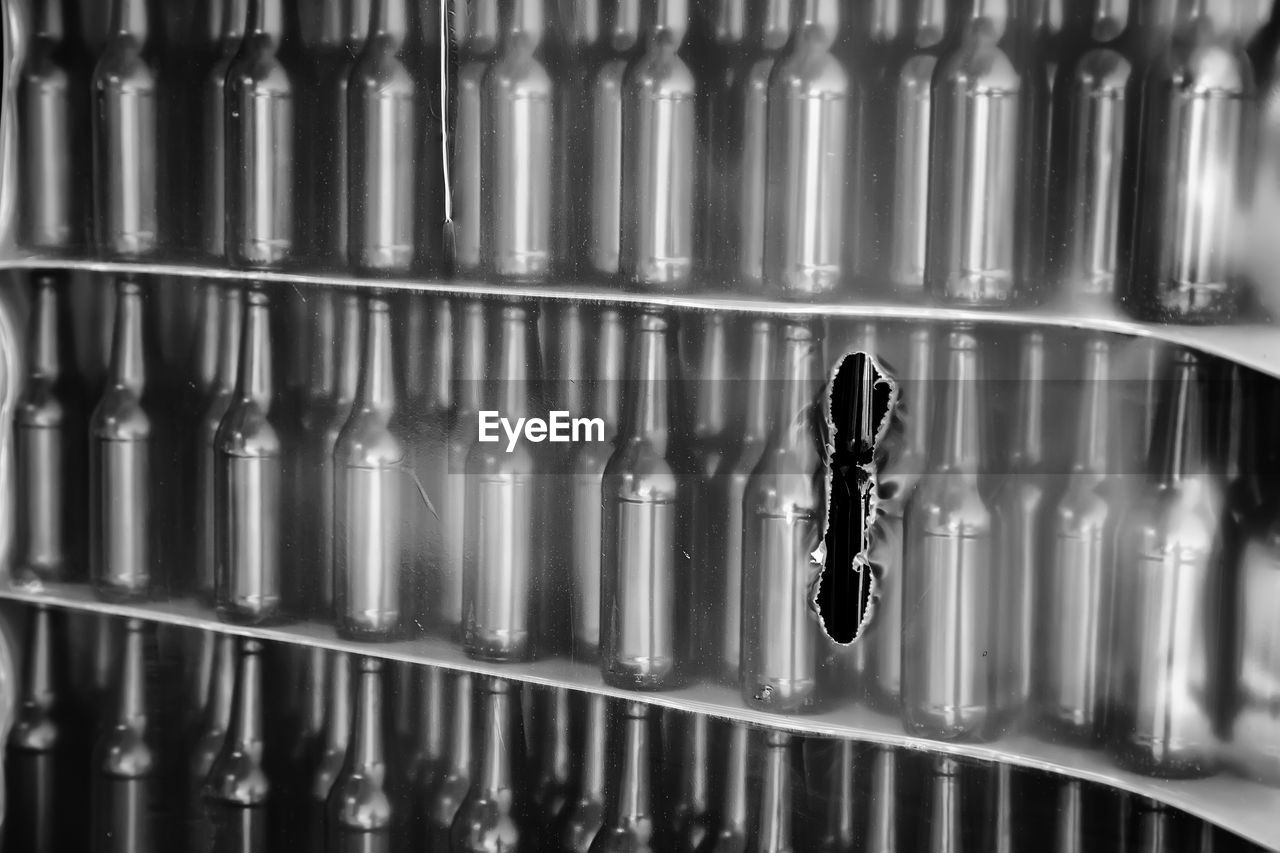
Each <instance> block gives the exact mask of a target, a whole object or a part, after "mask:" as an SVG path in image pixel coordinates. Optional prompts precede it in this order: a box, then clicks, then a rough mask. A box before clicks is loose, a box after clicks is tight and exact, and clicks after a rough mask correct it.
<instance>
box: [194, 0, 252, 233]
mask: <svg viewBox="0 0 1280 853" xmlns="http://www.w3.org/2000/svg"><path fill="white" fill-rule="evenodd" d="M209 5H210V8H211V9H214V10H216V11H218V12H219V13H220V14H219V15H218V16H217V17H218V20H217V21H211V22H210V23H211V27H212V28H213V35H214V39H213V41H214V47H213V62H212V64H211V65H210V66H209V68H208V70H207V71H206V72H205V74H204V75H203V78H202V80H201V83H200V99H201V101H202V102H203V103H202V107H203V109H202V114H201V125H202V126H201V137H200V140H199V142H200V145H201V147H202V148H203V149H204V158H203V162H202V170H201V178H202V179H203V182H204V185H203V190H204V192H203V201H202V203H201V207H202V209H201V211H200V212H199V214H198V215H199V217H200V233H201V241H200V247H201V249H202V251H203V253H204V254H206V255H208V256H210V257H211V258H221V257H222V256H223V254H224V253H225V252H226V250H227V135H226V110H227V102H226V92H227V71H228V70H230V68H231V62H232V60H234V59H235V57H236V54H237V53H239V51H240V41H241V40H242V39H243V38H244V25H245V23H246V21H247V19H248V0H220V2H218V3H210V4H209Z"/></svg>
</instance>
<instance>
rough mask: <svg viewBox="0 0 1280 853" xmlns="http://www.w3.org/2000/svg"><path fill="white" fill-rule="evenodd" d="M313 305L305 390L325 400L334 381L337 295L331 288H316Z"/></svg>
mask: <svg viewBox="0 0 1280 853" xmlns="http://www.w3.org/2000/svg"><path fill="white" fill-rule="evenodd" d="M312 299H314V300H315V309H314V310H313V311H312V312H311V317H310V324H311V341H310V346H308V347H307V349H308V358H307V361H308V362H309V365H308V367H309V368H310V374H311V376H310V380H309V381H308V383H307V384H308V386H309V387H308V394H309V396H310V397H311V399H312V400H316V401H320V400H328V399H330V398H331V397H333V396H334V391H335V389H336V385H337V371H338V359H337V347H336V346H335V342H336V341H337V340H338V306H337V299H338V295H337V294H336V293H334V292H333V291H332V290H329V289H324V290H321V291H319V292H317V293H316V294H315V295H314V296H313V297H312Z"/></svg>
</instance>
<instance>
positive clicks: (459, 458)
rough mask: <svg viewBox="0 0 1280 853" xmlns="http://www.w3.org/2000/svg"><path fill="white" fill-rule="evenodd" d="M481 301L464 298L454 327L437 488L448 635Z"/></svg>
mask: <svg viewBox="0 0 1280 853" xmlns="http://www.w3.org/2000/svg"><path fill="white" fill-rule="evenodd" d="M485 310H486V309H485V305H484V303H482V302H467V303H465V304H464V305H463V308H462V323H461V326H460V328H459V330H458V333H459V336H460V340H459V342H458V346H459V348H460V350H461V357H460V358H459V359H458V375H457V377H456V378H454V379H453V380H452V382H453V385H454V395H453V396H454V399H455V400H456V408H455V412H454V417H453V419H452V421H451V422H450V424H449V432H448V435H447V436H446V439H445V441H446V448H445V465H446V468H445V478H444V480H445V481H444V485H443V488H442V490H441V495H442V497H441V500H440V503H441V506H440V539H441V545H442V548H443V550H444V557H443V559H442V561H441V568H440V609H439V613H440V619H441V621H442V623H443V625H442V627H443V628H444V629H445V630H446V631H448V632H450V633H459V634H460V633H461V630H462V628H461V623H462V618H463V614H462V600H463V596H462V589H463V586H464V583H463V545H464V543H465V540H466V526H467V523H468V522H467V518H468V516H467V511H466V510H467V488H468V483H469V479H470V478H468V477H467V454H468V453H469V452H470V451H471V445H472V444H474V443H475V439H476V431H477V426H478V424H479V422H480V409H481V408H483V407H484V405H485V401H484V397H485V387H486V385H485V359H486V357H487V355H488V340H487V338H486V335H487V330H486V328H485Z"/></svg>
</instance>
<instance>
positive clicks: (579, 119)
mask: <svg viewBox="0 0 1280 853" xmlns="http://www.w3.org/2000/svg"><path fill="white" fill-rule="evenodd" d="M561 7H562V12H561V21H560V29H561V32H562V34H563V38H564V40H565V42H566V43H567V46H568V50H569V55H570V58H571V62H570V64H569V67H568V68H567V69H566V71H565V75H564V85H563V96H562V97H561V98H560V99H559V108H558V116H559V118H558V121H559V122H560V129H561V133H562V134H563V143H562V144H561V145H560V146H559V147H560V148H561V149H562V151H563V154H562V157H561V158H560V161H559V162H560V166H559V168H563V169H565V170H566V174H564V175H561V176H560V178H561V180H562V181H563V182H564V183H565V184H566V185H567V188H568V199H567V205H566V207H565V208H564V210H563V212H564V213H565V214H566V215H567V216H568V222H567V224H566V225H565V226H564V227H562V228H561V229H560V231H561V239H564V238H572V236H573V235H583V236H582V239H578V240H570V243H571V244H570V245H569V246H568V254H567V256H566V258H565V260H566V261H567V263H568V267H569V272H570V274H572V275H574V276H576V277H580V278H584V279H588V280H591V279H602V280H605V281H612V280H614V279H615V278H616V277H617V275H618V273H619V271H620V269H621V267H620V264H619V256H620V250H621V239H622V225H621V220H622V149H623V141H622V139H623V138H622V81H623V76H624V75H625V73H626V69H627V65H628V64H629V63H630V62H631V61H632V60H633V59H635V57H636V56H637V55H638V54H639V51H640V46H641V45H640V7H641V3H640V2H639V0H574V2H572V3H569V4H561ZM578 169H582V170H583V173H582V174H578V173H577V171H576V170H578Z"/></svg>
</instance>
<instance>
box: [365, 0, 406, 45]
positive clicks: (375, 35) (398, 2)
mask: <svg viewBox="0 0 1280 853" xmlns="http://www.w3.org/2000/svg"><path fill="white" fill-rule="evenodd" d="M408 38H409V8H408V0H373V5H372V8H371V10H370V14H369V39H370V40H373V39H379V40H381V41H382V42H383V43H384V44H386V45H387V46H389V47H390V48H391V49H392V50H396V49H398V48H399V47H400V46H402V45H403V44H404V43H405V42H406V41H407V40H408Z"/></svg>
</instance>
